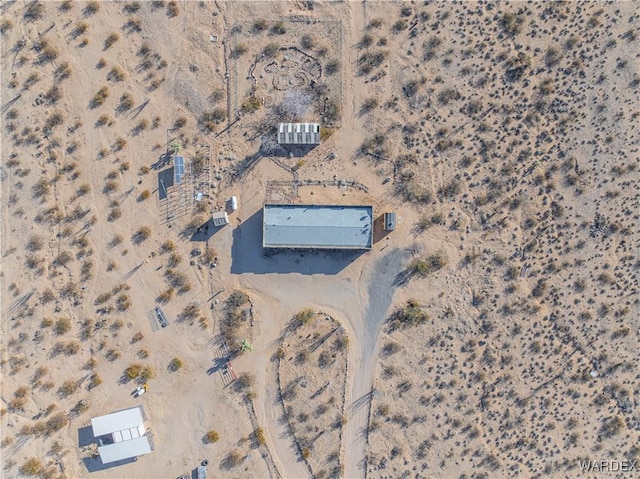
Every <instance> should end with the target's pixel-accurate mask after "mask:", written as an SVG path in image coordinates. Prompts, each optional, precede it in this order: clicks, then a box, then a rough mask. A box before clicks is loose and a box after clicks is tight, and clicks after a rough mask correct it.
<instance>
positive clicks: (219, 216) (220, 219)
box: [211, 211, 229, 226]
mask: <svg viewBox="0 0 640 479" xmlns="http://www.w3.org/2000/svg"><path fill="white" fill-rule="evenodd" d="M211 222H212V223H213V226H224V225H228V224H229V215H227V212H226V211H215V212H214V213H213V214H212V215H211Z"/></svg>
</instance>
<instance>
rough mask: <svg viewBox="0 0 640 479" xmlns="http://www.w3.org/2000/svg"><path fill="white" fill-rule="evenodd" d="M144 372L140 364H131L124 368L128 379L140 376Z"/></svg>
mask: <svg viewBox="0 0 640 479" xmlns="http://www.w3.org/2000/svg"><path fill="white" fill-rule="evenodd" d="M141 372H142V366H141V365H140V364H131V365H130V366H129V367H127V369H125V370H124V374H125V376H126V377H127V379H129V380H132V379H136V378H137V377H139V376H140V374H141Z"/></svg>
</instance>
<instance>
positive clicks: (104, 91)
mask: <svg viewBox="0 0 640 479" xmlns="http://www.w3.org/2000/svg"><path fill="white" fill-rule="evenodd" d="M108 97H109V87H106V86H103V87H102V88H100V90H98V92H97V93H96V94H95V95H93V98H92V99H91V107H92V108H95V107H98V106H100V105H102V104H103V103H104V102H105V101H107V98H108Z"/></svg>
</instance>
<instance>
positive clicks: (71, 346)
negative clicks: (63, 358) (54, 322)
mask: <svg viewBox="0 0 640 479" xmlns="http://www.w3.org/2000/svg"><path fill="white" fill-rule="evenodd" d="M79 351H80V343H79V342H78V341H69V342H68V343H66V344H65V345H64V353H65V354H66V355H67V356H73V355H74V354H78V352H79Z"/></svg>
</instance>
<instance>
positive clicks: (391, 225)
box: [384, 213, 396, 231]
mask: <svg viewBox="0 0 640 479" xmlns="http://www.w3.org/2000/svg"><path fill="white" fill-rule="evenodd" d="M395 229H396V214H395V213H385V214H384V230H385V231H393V230H395Z"/></svg>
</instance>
